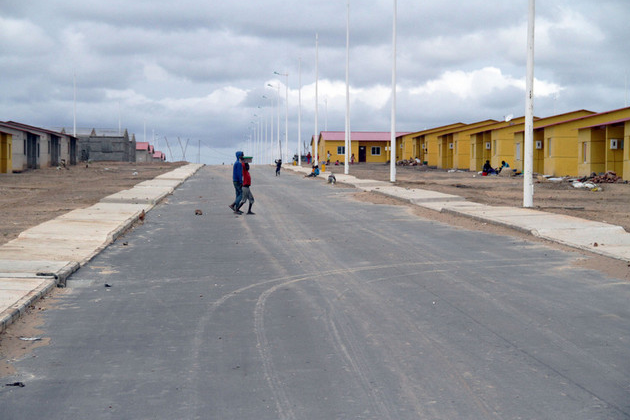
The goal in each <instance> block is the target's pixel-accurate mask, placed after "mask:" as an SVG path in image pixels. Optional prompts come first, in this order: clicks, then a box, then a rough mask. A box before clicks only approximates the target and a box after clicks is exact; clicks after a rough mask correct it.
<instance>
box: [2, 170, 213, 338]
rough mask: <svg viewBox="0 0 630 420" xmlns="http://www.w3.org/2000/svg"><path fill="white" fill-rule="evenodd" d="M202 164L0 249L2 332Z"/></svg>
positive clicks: (34, 230)
mask: <svg viewBox="0 0 630 420" xmlns="http://www.w3.org/2000/svg"><path fill="white" fill-rule="evenodd" d="M202 166H203V165H199V164H189V165H186V166H182V167H179V168H177V169H175V170H173V171H171V172H168V173H165V174H162V175H160V176H158V177H156V178H155V179H152V180H148V181H144V182H141V183H139V184H137V185H136V186H134V187H133V188H131V189H129V190H123V191H120V192H118V193H116V194H112V195H110V196H108V197H105V198H103V199H102V200H101V201H100V202H99V203H97V204H95V205H93V206H91V207H87V208H84V209H78V210H74V211H71V212H69V213H66V214H64V215H62V216H59V217H57V218H56V219H53V220H50V221H48V222H44V223H42V224H40V225H38V226H35V227H32V228H30V229H27V230H25V231H24V232H22V233H20V235H19V236H18V237H17V238H16V239H14V240H12V241H10V242H8V243H6V244H4V245H2V246H0V332H2V331H4V330H5V328H6V327H7V326H8V325H10V324H11V323H12V322H13V321H15V319H17V318H19V317H20V316H21V315H22V313H24V311H26V309H27V308H28V307H29V305H31V304H32V303H33V302H35V301H36V300H38V299H39V298H40V297H42V296H43V295H45V294H46V293H48V292H49V291H50V290H51V289H52V288H53V287H56V286H57V285H58V284H63V283H65V280H66V278H67V277H68V276H70V274H72V273H73V272H75V271H76V270H78V269H79V267H81V266H82V265H83V264H85V263H86V262H88V261H89V260H90V259H92V258H93V257H94V256H95V255H96V254H98V253H99V252H101V251H102V250H103V249H104V248H105V247H107V246H108V245H109V244H111V243H112V242H114V241H115V240H116V238H118V237H119V236H120V235H121V234H123V233H124V232H125V231H126V230H127V229H129V228H130V227H131V226H132V225H133V224H134V223H135V222H137V221H138V219H139V218H140V217H141V215H142V214H144V213H147V212H149V211H150V210H151V209H152V208H153V207H154V206H155V205H156V204H157V203H159V202H160V201H161V200H162V199H164V197H166V196H167V195H169V194H171V193H172V192H173V191H174V190H175V188H177V187H178V186H179V185H181V184H182V183H183V182H184V181H185V180H186V179H188V178H189V177H191V176H192V175H193V174H194V173H195V172H197V171H198V170H199V169H200V168H201V167H202Z"/></svg>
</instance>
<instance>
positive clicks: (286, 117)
mask: <svg viewBox="0 0 630 420" xmlns="http://www.w3.org/2000/svg"><path fill="white" fill-rule="evenodd" d="M273 74H277V75H278V76H284V77H285V80H286V83H285V84H284V94H285V100H284V105H285V113H284V161H285V162H287V161H288V160H289V73H278V72H277V71H274V72H273Z"/></svg>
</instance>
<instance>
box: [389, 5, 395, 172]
mask: <svg viewBox="0 0 630 420" xmlns="http://www.w3.org/2000/svg"><path fill="white" fill-rule="evenodd" d="M396 15H397V4H396V0H394V31H393V34H392V56H393V57H392V128H391V141H390V158H389V163H390V171H389V180H390V181H391V182H396Z"/></svg>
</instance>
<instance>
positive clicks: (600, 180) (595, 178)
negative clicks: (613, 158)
mask: <svg viewBox="0 0 630 420" xmlns="http://www.w3.org/2000/svg"><path fill="white" fill-rule="evenodd" d="M578 181H580V182H585V181H590V182H594V183H596V184H613V183H615V182H623V179H621V178H620V177H618V176H617V174H616V173H615V172H613V171H608V172H606V173H605V174H599V175H598V174H596V173H595V172H593V173H592V174H590V175H589V176H585V177H583V178H580V179H579V180H578Z"/></svg>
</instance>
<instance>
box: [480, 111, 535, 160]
mask: <svg viewBox="0 0 630 420" xmlns="http://www.w3.org/2000/svg"><path fill="white" fill-rule="evenodd" d="M534 118H535V117H534ZM524 123H525V117H519V118H514V119H508V120H507V121H503V122H500V123H497V124H492V125H488V126H485V127H482V129H480V130H478V131H476V132H474V133H471V134H470V155H469V156H468V158H469V159H468V162H469V166H468V168H469V169H470V170H472V171H480V170H481V169H482V168H483V165H484V164H485V163H486V160H488V161H490V165H491V166H492V167H494V168H496V167H498V166H500V163H501V161H502V160H506V158H504V157H503V156H502V155H501V153H502V151H505V152H507V151H508V149H513V148H514V147H511V148H510V147H509V145H513V143H514V132H515V131H517V130H518V128H519V127H520V129H521V130H522V129H523V125H524ZM506 161H507V162H508V163H509V161H510V160H509V158H508V159H507V160H506Z"/></svg>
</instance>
